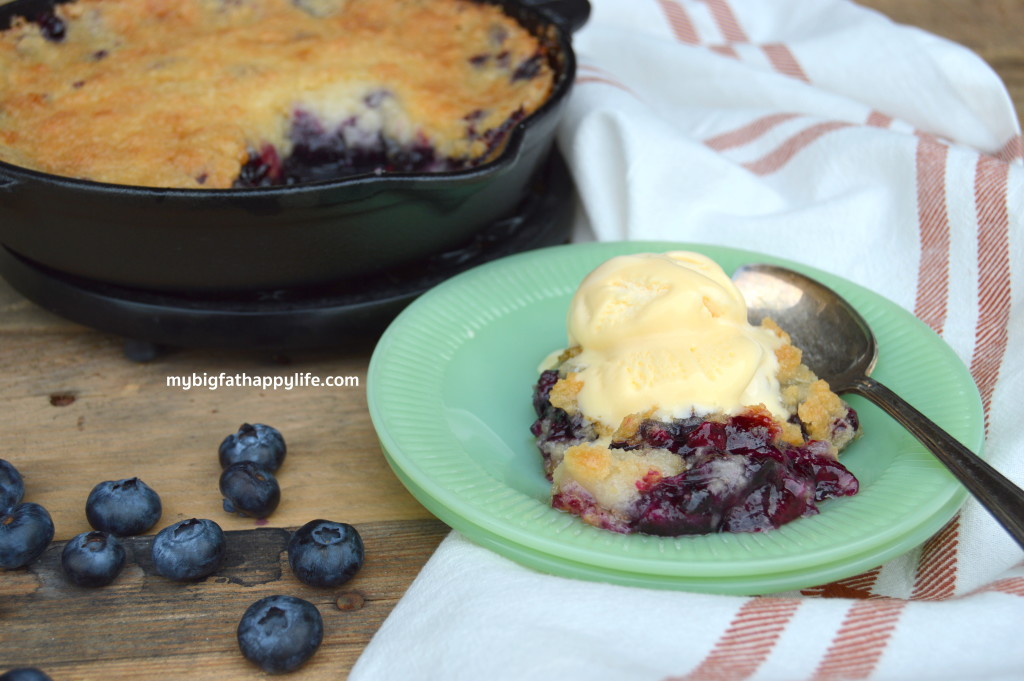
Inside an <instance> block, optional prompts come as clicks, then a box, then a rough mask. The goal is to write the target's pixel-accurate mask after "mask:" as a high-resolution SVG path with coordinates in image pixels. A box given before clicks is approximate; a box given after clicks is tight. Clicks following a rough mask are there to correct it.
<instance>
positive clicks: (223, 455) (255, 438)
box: [218, 423, 287, 472]
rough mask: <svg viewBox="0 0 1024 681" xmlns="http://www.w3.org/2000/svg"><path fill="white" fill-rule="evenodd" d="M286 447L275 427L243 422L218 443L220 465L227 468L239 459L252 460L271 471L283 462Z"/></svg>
mask: <svg viewBox="0 0 1024 681" xmlns="http://www.w3.org/2000/svg"><path fill="white" fill-rule="evenodd" d="M286 451H287V448H286V447H285V444H284V438H283V437H281V433H279V432H278V431H277V429H276V428H273V427H271V426H267V425H264V424H262V423H257V424H254V425H250V424H248V423H243V424H242V425H241V427H240V428H239V429H238V432H237V433H232V434H231V435H228V436H227V437H226V438H224V441H223V442H221V443H220V449H218V454H219V455H220V467H221V468H227V467H228V466H230V465H231V464H233V463H238V462H239V461H252V462H253V463H255V464H259V465H260V466H262V467H263V468H266V469H267V470H269V471H271V472H273V471H276V470H277V469H278V468H280V467H281V464H283V463H284V456H285V453H286Z"/></svg>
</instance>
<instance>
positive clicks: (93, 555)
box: [60, 530, 125, 586]
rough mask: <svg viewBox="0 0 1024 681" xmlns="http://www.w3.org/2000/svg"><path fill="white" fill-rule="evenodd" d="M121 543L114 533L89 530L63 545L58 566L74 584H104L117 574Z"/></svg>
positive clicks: (121, 560)
mask: <svg viewBox="0 0 1024 681" xmlns="http://www.w3.org/2000/svg"><path fill="white" fill-rule="evenodd" d="M124 561H125V551H124V545H123V544H122V543H121V540H120V539H118V538H117V536H116V535H113V534H110V533H108V532H100V531H99V530H93V531H92V532H83V533H82V534H79V535H77V536H76V537H75V538H74V539H72V540H71V541H69V542H68V543H67V544H65V545H64V551H63V552H61V554H60V566H61V568H63V569H64V576H65V577H67V578H68V580H69V581H70V582H71V583H73V584H77V585H78V586H106V585H107V584H110V583H111V582H112V581H114V579H115V578H116V577H117V576H118V575H119V574H121V569H122V568H123V567H124Z"/></svg>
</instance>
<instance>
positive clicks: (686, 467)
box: [531, 253, 860, 536]
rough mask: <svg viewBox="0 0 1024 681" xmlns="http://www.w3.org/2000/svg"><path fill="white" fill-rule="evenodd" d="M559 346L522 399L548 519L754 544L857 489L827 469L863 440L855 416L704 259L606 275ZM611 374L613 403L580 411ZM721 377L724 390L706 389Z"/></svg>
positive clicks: (588, 293) (664, 257)
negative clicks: (553, 515) (571, 517)
mask: <svg viewBox="0 0 1024 681" xmlns="http://www.w3.org/2000/svg"><path fill="white" fill-rule="evenodd" d="M673 268H681V269H686V270H687V271H688V272H687V273H686V274H680V273H676V272H673ZM691 275H692V276H691ZM738 315H741V316H738ZM695 317H696V320H695V319H694V318H695ZM723 319H727V320H729V325H728V326H731V327H732V329H733V331H732V334H733V335H732V337H731V338H730V337H729V333H728V332H726V331H725V330H724V328H721V327H720V322H721V320H723ZM709 320H711V321H709ZM709 329H710V331H709ZM766 336H767V337H770V339H769V338H767V337H766ZM569 338H570V343H571V345H570V347H569V348H568V349H567V350H565V351H563V352H561V353H560V354H559V356H558V358H557V359H556V360H555V361H554V364H553V366H551V367H550V368H547V369H546V370H544V371H542V372H541V374H540V377H539V379H538V381H537V383H536V385H535V386H534V391H533V406H534V410H535V412H536V415H537V419H536V421H535V422H534V423H533V425H532V427H531V431H532V433H533V435H534V437H535V438H536V442H537V445H538V448H539V450H540V452H541V455H542V460H543V465H544V471H545V474H546V475H547V477H548V479H549V480H551V482H552V488H551V503H552V506H553V507H555V508H557V509H561V510H564V511H568V512H570V513H573V514H575V515H578V516H579V517H580V518H581V519H582V520H583V521H585V522H587V523H589V524H591V525H595V526H598V527H602V528H605V529H609V530H613V531H616V532H624V533H629V532H643V533H647V534H657V535H670V536H676V535H682V534H705V533H709V532H758V531H764V530H769V529H772V528H777V527H779V526H781V525H783V524H785V523H788V522H790V521H792V520H794V519H796V518H800V517H803V516H807V515H813V514H815V513H817V512H818V504H819V503H820V502H822V501H824V500H826V499H830V498H833V497H842V496H850V495H853V494H855V493H856V492H857V490H858V487H859V484H858V481H857V479H856V477H855V476H854V475H853V474H852V473H850V471H849V470H847V469H846V467H845V466H843V464H841V463H840V462H839V460H838V455H839V452H840V451H841V450H843V449H844V448H845V447H846V446H847V445H848V444H849V443H850V442H852V441H853V440H854V439H855V438H856V437H857V436H858V435H859V433H860V424H859V421H858V418H857V414H856V412H855V411H854V410H853V409H851V408H850V407H849V406H848V405H847V404H846V403H845V402H843V400H842V399H840V398H839V397H838V396H837V395H836V394H835V393H833V392H832V391H831V390H830V389H829V387H828V384H827V383H826V382H825V381H823V380H820V379H818V378H817V376H815V375H814V374H813V372H811V371H810V369H808V368H807V367H806V365H804V364H802V362H801V353H800V350H799V348H796V347H794V346H793V344H792V342H791V339H790V337H789V336H788V335H787V334H786V333H785V332H784V331H783V330H782V329H780V328H779V327H778V326H777V325H776V324H774V323H773V322H772V321H771V320H765V322H763V323H762V325H760V326H757V327H750V325H749V324H748V323H747V321H746V306H745V304H743V301H742V297H741V296H740V295H739V292H738V291H736V290H735V287H734V286H732V284H731V282H730V281H729V280H728V277H726V276H725V275H724V273H722V272H721V268H719V267H718V266H717V265H716V264H714V263H713V262H712V261H710V260H709V259H707V258H705V257H704V256H700V255H698V254H692V253H671V254H641V255H639V256H623V257H621V258H616V259H613V260H611V261H609V262H608V263H605V264H604V265H602V266H601V267H599V268H598V269H597V270H595V272H594V273H592V274H591V275H590V276H588V277H587V279H585V280H584V283H583V284H582V285H581V286H580V289H579V290H578V292H577V294H576V297H575V298H574V301H573V304H572V306H571V308H570V313H569ZM748 343H749V344H748ZM723 344H725V345H726V346H727V347H731V348H733V350H731V351H730V352H727V353H722V352H721V351H720V349H721V346H722V345H723ZM588 346H590V347H588ZM594 348H598V349H600V352H594ZM652 348H653V349H652ZM766 349H768V350H767V351H768V353H769V354H770V358H769V357H764V356H763V353H762V351H764V350H766ZM659 353H661V359H659V360H657V361H655V360H652V357H658V356H659ZM707 357H712V358H714V361H711V360H707V359H706V358H707ZM730 357H731V360H730ZM695 358H697V359H700V358H705V360H704V361H697V359H695ZM609 364H611V365H612V366H613V367H614V370H613V373H614V372H619V373H620V374H621V376H620V378H619V380H618V382H610V381H608V380H604V381H602V382H601V383H599V385H601V386H602V388H603V389H605V390H607V389H609V388H612V389H614V390H616V391H617V394H615V395H611V396H609V399H608V402H607V403H606V402H604V401H602V400H593V399H592V400H590V401H584V399H583V397H584V396H585V395H586V394H587V393H586V391H587V388H588V386H587V383H588V381H589V380H591V377H593V376H602V375H605V374H607V372H608V365H609ZM731 364H736V365H738V366H731ZM766 368H767V369H766ZM657 372H664V373H666V374H667V376H656V375H653V374H655V373H657ZM637 376H641V377H642V379H641V380H638V379H637ZM718 378H722V381H723V383H725V385H724V386H712V387H711V388H709V387H708V386H709V385H710V384H713V383H714V382H715V380H716V379H718ZM748 384H755V385H754V387H753V388H751V387H750V385H748ZM709 392H710V394H708V393H709ZM752 394H756V395H760V396H762V397H765V398H767V399H762V400H760V401H753V400H751V399H749V398H750V395H752ZM624 395H625V398H624ZM766 403H770V405H771V406H770V407H769V405H768V404H766ZM608 404H611V405H614V406H619V405H622V404H628V405H630V406H632V407H636V406H639V407H640V408H639V409H638V410H637V411H633V412H631V413H626V414H625V415H622V414H623V410H622V409H618V410H617V409H615V408H613V407H609V406H607V405H608ZM591 405H598V408H597V411H596V413H595V410H594V409H593V407H592V406H591ZM609 413H610V414H612V417H611V418H610V419H609V418H608V417H607V416H606V415H607V414H609Z"/></svg>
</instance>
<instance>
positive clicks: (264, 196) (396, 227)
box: [0, 0, 590, 293]
mask: <svg viewBox="0 0 1024 681" xmlns="http://www.w3.org/2000/svg"><path fill="white" fill-rule="evenodd" d="M477 1H480V2H490V3H492V4H497V5H499V6H501V7H502V8H503V10H504V11H505V12H506V13H507V14H508V15H510V16H512V17H513V18H515V19H516V20H518V21H519V22H520V23H521V24H522V25H523V26H525V27H526V28H527V29H529V30H530V31H531V32H532V33H533V34H534V35H536V36H538V37H539V38H540V39H541V40H543V42H544V44H545V45H546V47H547V50H548V52H549V54H550V60H551V63H552V66H553V68H554V70H555V72H556V82H555V86H554V89H553V92H552V94H551V96H550V98H549V99H548V101H547V102H546V103H545V104H543V105H542V106H541V107H540V108H539V109H538V110H537V111H536V112H534V113H533V114H532V115H530V116H528V117H527V118H525V119H524V120H523V121H522V122H520V123H519V124H518V125H517V126H516V128H515V129H514V130H513V131H512V133H511V135H510V137H509V141H508V145H507V147H506V148H505V150H504V151H503V152H502V153H501V154H500V156H499V157H498V158H497V159H496V160H494V161H491V162H489V163H486V164H483V165H481V166H478V167H476V168H472V169H469V170H463V171H454V172H446V173H433V174H427V173H407V174H401V175H400V174H394V175H385V176H374V175H362V176H352V177H349V178H345V179H340V180H330V181H319V182H310V183H304V184H296V185H291V186H284V187H267V188H258V189H222V190H206V191H197V190H188V189H153V188H147V187H133V186H124V185H115V184H104V183H98V182H89V181H84V180H75V179H70V178H65V177H59V176H56V175H50V174H47V173H40V172H36V171H32V170H28V169H25V168H20V167H17V166H13V165H10V164H8V163H3V162H0V244H2V245H3V246H4V247H6V248H8V249H9V250H10V251H12V252H14V253H16V254H18V255H20V256H22V257H24V258H27V259H28V260H31V261H34V262H37V263H39V264H42V265H45V266H47V267H50V268H53V269H56V270H59V271H62V272H66V273H68V274H72V275H75V276H80V277H85V278H88V279H92V280H95V281H99V282H107V283H111V284H117V285H121V286H128V287H133V288H138V289H144V290H153V291H178V292H186V291H187V292H196V293H202V292H203V291H232V290H236V291H237V290H253V289H274V288H288V287H291V288H296V287H305V286H316V285H320V284H323V283H325V282H331V281H337V280H339V279H351V278H357V277H359V276H361V275H365V274H368V273H372V272H379V271H381V270H385V269H387V268H390V267H395V266H399V265H402V264H405V263H409V262H415V261H417V260H419V259H421V258H424V257H426V256H429V255H432V254H435V253H439V252H442V251H445V250H448V249H451V248H454V247H457V246H459V245H461V244H462V243H464V242H466V241H467V240H468V239H470V238H472V236H473V235H474V234H475V233H476V232H478V231H480V230H482V229H484V228H485V227H487V226H488V225H489V224H491V223H493V222H494V221H495V220H496V219H500V218H502V217H504V216H505V215H507V214H509V213H510V212H512V211H513V210H514V209H515V207H516V205H517V204H518V203H519V201H520V200H521V199H522V197H523V196H524V195H525V194H526V192H527V188H528V186H529V183H530V181H531V179H532V178H533V176H534V175H535V174H536V173H537V172H538V170H539V169H540V167H541V166H542V164H543V163H544V161H545V160H546V158H547V157H548V155H549V152H550V151H551V149H552V147H553V143H554V133H555V128H556V125H557V123H558V120H559V117H560V115H561V112H562V110H563V108H564V105H565V102H566V99H567V97H568V94H569V91H570V89H571V87H572V84H573V80H574V78H575V72H576V61H575V55H574V54H573V51H572V46H571V43H570V36H571V33H572V31H574V30H575V29H577V28H578V27H580V26H581V25H582V24H583V23H584V22H585V21H586V19H587V17H588V15H589V12H590V5H589V3H588V2H587V0H477ZM53 4H54V0H14V2H11V3H9V4H7V5H3V6H0V27H2V26H6V25H9V22H10V20H11V18H12V17H14V16H26V17H29V18H32V17H37V16H39V15H40V14H41V13H43V12H44V11H46V10H47V9H49V8H51V7H52V6H53Z"/></svg>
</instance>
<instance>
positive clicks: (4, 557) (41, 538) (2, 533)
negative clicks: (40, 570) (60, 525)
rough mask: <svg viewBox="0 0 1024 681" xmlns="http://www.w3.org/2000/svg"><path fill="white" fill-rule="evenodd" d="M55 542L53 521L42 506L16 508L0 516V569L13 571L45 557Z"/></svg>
mask: <svg viewBox="0 0 1024 681" xmlns="http://www.w3.org/2000/svg"><path fill="white" fill-rule="evenodd" d="M52 539H53V520H52V519H51V518H50V514H49V513H48V512H47V510H46V509H45V508H43V507H42V506H40V505H39V504H34V503H32V502H25V503H22V504H17V505H15V506H13V507H11V508H9V509H7V510H6V511H4V512H3V514H0V568H4V569H7V570H12V569H14V568H20V567H23V566H25V565H28V564H29V563H31V562H32V561H33V560H35V559H36V558H38V557H39V556H41V555H42V553H43V551H45V550H46V547H47V546H49V544H50V540H52Z"/></svg>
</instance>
